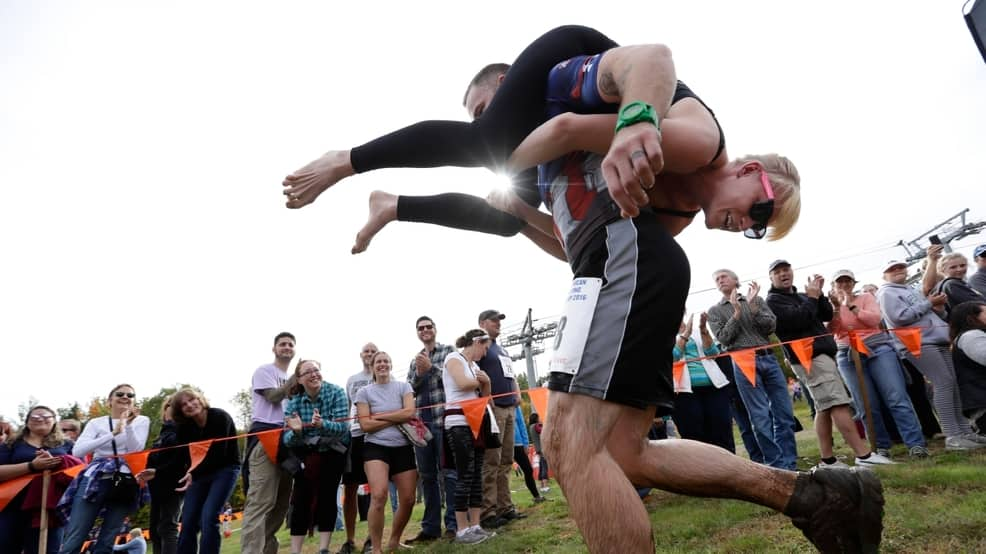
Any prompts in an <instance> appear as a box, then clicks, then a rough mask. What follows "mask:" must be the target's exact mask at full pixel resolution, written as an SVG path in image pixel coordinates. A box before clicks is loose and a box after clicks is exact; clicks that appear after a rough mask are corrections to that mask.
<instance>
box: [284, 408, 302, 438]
mask: <svg viewBox="0 0 986 554" xmlns="http://www.w3.org/2000/svg"><path fill="white" fill-rule="evenodd" d="M284 423H285V424H287V426H288V429H291V430H292V431H294V432H295V433H300V432H301V430H302V428H303V427H304V424H303V423H302V422H301V418H300V417H299V416H298V412H295V413H293V414H291V415H289V416H288V417H286V418H284Z"/></svg>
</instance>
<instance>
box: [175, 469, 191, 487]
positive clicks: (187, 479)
mask: <svg viewBox="0 0 986 554" xmlns="http://www.w3.org/2000/svg"><path fill="white" fill-rule="evenodd" d="M178 484H179V485H181V486H179V487H178V488H177V489H175V492H185V491H187V490H188V487H191V486H192V472H191V471H189V472H188V473H186V474H185V476H184V477H182V478H181V479H179V480H178Z"/></svg>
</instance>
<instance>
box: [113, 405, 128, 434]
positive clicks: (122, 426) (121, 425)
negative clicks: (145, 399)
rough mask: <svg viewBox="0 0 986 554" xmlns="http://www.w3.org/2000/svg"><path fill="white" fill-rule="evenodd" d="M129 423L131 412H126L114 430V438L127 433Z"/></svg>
mask: <svg viewBox="0 0 986 554" xmlns="http://www.w3.org/2000/svg"><path fill="white" fill-rule="evenodd" d="M128 423H130V410H124V412H123V413H122V414H121V415H120V419H119V420H118V421H117V424H116V427H114V429H113V436H114V437H115V436H117V435H119V434H120V433H122V432H123V431H125V430H126V428H127V424H128Z"/></svg>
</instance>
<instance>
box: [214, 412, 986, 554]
mask: <svg viewBox="0 0 986 554" xmlns="http://www.w3.org/2000/svg"><path fill="white" fill-rule="evenodd" d="M795 415H796V416H797V417H798V418H799V419H800V420H801V422H802V423H803V424H804V426H805V428H806V429H805V430H804V431H802V432H800V433H798V436H797V439H798V455H799V462H798V465H799V467H801V468H802V469H807V468H808V467H810V466H812V465H814V464H815V463H817V461H818V444H817V441H816V439H815V434H814V431H813V429H812V427H813V426H812V422H811V420H810V419H809V417H808V413H807V408H806V407H805V405H804V403H801V404H796V405H795ZM736 444H737V447H738V448H739V449H740V450H741V451H742V446H741V445H742V442H741V441H740V440H739V436H738V435H737V437H736ZM929 450H930V451H931V452H932V457H931V458H930V459H928V460H923V461H911V460H909V459H908V458H907V452H906V449H905V448H904V447H902V446H896V447H894V449H893V450H892V455H893V457H894V458H895V459H896V460H897V461H899V462H901V463H900V464H898V465H896V466H892V467H881V468H879V469H878V470H877V472H878V473H879V475H880V477H881V479H882V480H883V485H884V495H885V498H886V502H887V503H886V517H885V520H884V533H883V552H901V553H904V552H908V553H909V552H928V553H939V552H940V553H954V552H986V532H984V531H983V530H984V529H986V471H984V469H986V452H982V451H979V452H975V453H955V452H946V451H944V444H943V441H942V440H941V439H937V440H934V441H932V442H931V444H929ZM984 450H986V449H984ZM836 454H837V455H839V456H847V457H848V458H849V459H848V460H846V461H847V462H850V463H851V451H850V450H849V448H848V447H847V446H846V445H845V443H844V442H843V441H842V439H841V437H837V438H836ZM511 485H512V489H513V491H514V493H513V499H514V503H515V504H517V506H518V508H520V509H521V510H522V511H524V512H525V513H527V514H528V515H529V517H528V518H527V519H524V520H520V521H516V522H514V523H511V524H510V525H509V526H508V527H507V528H506V529H502V530H498V534H497V536H496V537H494V538H493V539H491V540H488V541H486V542H485V543H483V544H480V545H477V546H471V547H467V548H466V549H467V550H468V551H469V552H470V553H476V554H494V553H501V552H528V553H542V552H565V553H569V552H586V551H587V550H586V548H585V545H584V544H583V542H582V538H581V536H580V535H579V532H578V529H577V528H576V527H575V524H574V522H572V520H571V519H569V517H568V506H567V504H566V503H565V499H564V497H563V496H562V495H561V491H560V490H559V489H558V487H557V486H556V485H555V484H554V483H552V490H551V492H550V493H548V495H547V496H548V498H550V499H551V501H550V502H545V503H542V504H538V505H534V504H533V503H532V501H531V496H530V494H529V493H528V492H527V489H526V488H525V487H524V482H523V480H522V479H519V478H514V479H513V480H512V482H511ZM644 505H645V506H646V508H647V511H648V513H649V514H650V518H651V522H652V523H653V528H654V537H655V542H656V544H657V550H658V552H668V553H677V552H682V553H684V552H688V553H691V552H722V553H726V552H728V553H733V552H749V553H754V552H755V553H761V552H776V553H781V552H784V553H791V552H814V549H813V548H812V547H811V545H810V544H809V543H808V541H807V540H806V539H805V538H804V537H803V536H802V535H801V532H800V531H798V530H797V529H795V528H794V527H793V526H792V525H791V524H790V523H789V521H788V519H787V518H786V517H784V516H782V515H780V514H777V513H776V512H773V511H772V510H770V509H767V508H762V507H760V506H756V505H753V504H750V503H746V502H741V501H737V500H717V499H707V498H691V497H687V496H680V495H675V494H671V493H666V492H662V491H655V492H653V493H651V494H650V496H648V497H647V498H645V499H644ZM423 510H424V507H423V506H422V505H421V504H418V505H416V506H415V508H414V513H413V514H412V516H411V522H410V523H409V524H408V528H407V530H406V531H405V533H404V536H405V537H412V536H414V535H415V534H417V532H418V530H419V528H420V527H419V522H420V521H421V515H422V512H423ZM386 512H387V515H388V522H389V517H390V510H389V509H387V510H386ZM366 533H367V531H366V523H365V522H362V523H360V524H359V525H358V527H357V532H356V537H357V540H359V541H362V540H364V539H365V538H366ZM387 533H389V523H388V528H387V529H385V535H384V536H385V537H386V536H387ZM279 536H280V537H282V539H281V546H282V548H281V550H280V552H282V553H287V552H288V551H289V549H288V544H289V543H288V537H287V532H286V531H283V530H282V532H281V534H280V535H279ZM343 540H345V533H344V532H339V533H334V534H333V536H332V551H333V552H335V551H336V550H338V548H339V546H340V545H341V544H342V542H343ZM463 550H464V547H461V546H457V545H453V544H450V543H447V542H444V541H437V542H435V543H432V544H430V545H428V546H421V547H417V548H415V550H414V551H415V552H420V553H451V552H462V551H463ZM238 551H239V534H238V533H235V534H234V535H233V538H232V539H231V540H228V541H226V542H225V543H224V544H223V550H222V552H223V553H224V554H226V553H229V554H232V553H235V552H238ZM304 552H306V553H316V552H317V541H316V539H315V538H310V539H308V540H307V542H306V544H305V550H304Z"/></svg>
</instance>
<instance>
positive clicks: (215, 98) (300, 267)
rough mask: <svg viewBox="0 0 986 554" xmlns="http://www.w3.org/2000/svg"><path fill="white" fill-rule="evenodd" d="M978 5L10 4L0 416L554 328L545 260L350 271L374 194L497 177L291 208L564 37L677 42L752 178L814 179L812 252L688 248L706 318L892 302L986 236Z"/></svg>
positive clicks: (396, 255)
mask: <svg viewBox="0 0 986 554" xmlns="http://www.w3.org/2000/svg"><path fill="white" fill-rule="evenodd" d="M558 6H564V9H562V8H561V7H558ZM961 6H962V2H961V1H953V0H943V1H938V2H908V1H905V2H900V1H894V2H890V1H883V2H830V3H825V4H818V3H811V4H805V3H802V2H756V1H750V2H652V3H648V4H646V7H645V4H641V3H640V2H608V3H605V4H603V5H600V4H599V3H598V2H577V1H576V2H572V1H569V2H564V3H554V2H530V1H525V2H513V1H501V2H495V3H483V4H469V3H462V2H400V3H398V2H393V3H389V2H290V3H285V2H279V3H270V2H264V3H254V2H241V1H237V2H207V1H201V2H166V3H155V4H150V3H147V2H139V1H126V2H110V1H107V2H85V3H83V2H74V3H69V2H64V3H61V2H45V1H30V2H28V1H12V2H3V3H0V183H2V187H3V188H2V191H3V193H2V194H3V200H2V202H0V232H2V237H3V238H2V240H0V255H2V259H3V268H4V269H3V271H2V275H3V276H2V298H3V301H2V307H0V310H2V311H0V313H2V317H0V344H2V345H3V351H4V354H5V358H6V360H7V362H6V365H7V367H6V371H5V376H4V382H5V384H4V386H2V387H0V414H5V415H7V416H8V417H10V416H12V415H16V407H17V405H18V404H20V403H22V402H26V401H27V399H28V397H29V396H34V397H35V398H37V399H38V400H40V401H41V402H43V403H45V404H48V405H50V406H52V407H61V406H65V405H67V404H69V403H71V402H72V401H76V400H77V401H80V402H85V401H87V400H88V399H89V398H91V397H92V396H95V395H100V396H105V395H106V394H107V393H108V392H109V390H110V388H111V387H112V386H113V385H115V384H116V383H119V382H129V383H132V384H133V385H135V387H136V388H137V392H138V395H139V396H149V395H152V394H155V393H156V392H157V391H158V390H159V389H160V388H161V387H164V386H170V385H174V384H176V383H184V382H187V383H193V384H195V385H198V386H200V387H201V388H202V389H203V390H204V391H205V393H206V395H207V396H208V397H209V398H210V399H211V400H212V401H213V403H214V404H215V405H218V406H220V407H227V408H228V407H229V399H230V398H231V397H232V396H233V394H234V393H235V392H236V391H237V390H240V389H242V388H245V387H247V386H248V385H249V382H250V376H251V373H252V371H253V370H254V368H256V367H257V366H258V365H260V364H262V363H266V362H269V361H270V360H271V359H272V354H271V351H270V348H271V346H272V341H273V337H274V335H275V334H276V333H277V332H279V331H281V330H290V331H292V332H293V333H295V334H296V335H297V336H298V351H299V354H301V355H303V356H305V357H315V358H317V359H320V360H321V361H322V362H323V366H324V368H325V369H326V370H327V372H326V378H327V379H329V380H330V381H333V382H335V383H337V384H342V383H344V381H345V379H346V377H347V376H348V375H350V374H352V373H354V372H356V371H358V370H359V368H360V365H359V357H358V354H359V350H360V348H361V346H362V345H363V344H364V343H365V342H367V341H370V340H372V341H374V342H376V343H377V345H378V346H379V347H380V348H381V349H383V350H386V351H388V352H390V353H391V355H392V356H393V358H394V359H395V362H396V363H397V364H398V372H399V373H403V371H404V370H405V368H406V362H407V361H409V360H410V359H411V357H412V356H413V353H414V352H415V351H416V349H417V348H419V346H420V345H419V343H418V342H417V339H416V337H415V332H414V320H415V319H416V318H417V316H419V315H422V314H427V315H429V316H431V317H433V318H434V320H435V321H436V323H437V324H438V329H439V340H440V341H441V342H446V343H451V342H454V340H455V337H456V336H458V335H460V334H462V333H463V332H464V331H466V330H467V329H469V328H471V327H474V326H475V324H476V316H477V314H478V313H479V312H480V311H481V310H484V309H487V308H495V309H499V310H501V311H503V312H504V313H506V314H507V320H506V321H505V327H515V326H519V324H520V323H521V322H522V319H523V316H524V315H525V313H526V311H527V309H528V308H532V309H533V310H534V315H535V317H539V318H551V317H554V316H557V315H558V314H559V313H560V312H561V307H562V302H563V300H564V296H565V293H566V291H567V289H568V284H569V280H570V278H571V273H570V271H569V269H568V267H567V266H566V265H565V264H563V263H561V262H558V261H555V260H554V259H552V258H549V257H547V256H545V255H543V254H542V253H540V251H539V250H537V249H536V248H535V247H533V246H532V245H530V244H528V243H526V242H525V239H523V238H521V237H517V238H512V239H503V238H499V237H487V236H482V235H478V234H473V233H464V232H459V231H451V230H447V229H439V228H429V227H427V226H423V225H415V224H400V225H393V226H391V227H390V228H388V229H386V230H384V231H383V232H382V233H381V234H380V235H379V236H378V237H377V238H376V239H375V240H374V242H373V244H372V245H371V247H370V249H369V251H368V252H367V253H365V254H362V255H359V256H352V255H350V254H349V249H350V246H351V245H352V240H353V237H354V235H355V233H356V231H357V230H358V229H359V227H360V226H361V225H362V223H363V220H364V218H365V215H366V199H367V196H368V193H369V192H370V191H371V190H374V189H383V190H388V191H391V192H403V193H407V194H432V193H438V192H446V191H462V192H471V193H475V194H477V195H485V194H486V193H487V192H488V191H489V189H490V188H491V187H492V186H494V185H495V184H496V183H497V179H495V178H494V176H493V175H492V174H491V173H489V172H487V171H486V170H483V169H420V170H381V171H376V172H372V173H369V174H364V175H359V176H357V177H354V178H352V179H349V180H347V181H344V182H343V183H341V184H340V185H339V186H337V187H334V188H332V189H331V190H329V191H328V192H327V193H325V194H324V195H323V196H322V197H321V198H320V199H319V201H318V202H317V203H316V204H314V205H313V206H309V207H307V208H305V209H303V210H301V211H289V210H287V209H285V208H284V207H283V196H282V194H281V185H280V183H281V180H282V178H283V177H284V175H286V174H288V173H290V172H291V171H293V170H295V169H296V168H298V167H300V166H302V165H304V164H305V163H307V162H308V161H310V160H311V159H313V158H314V157H316V156H318V155H320V154H321V153H323V152H324V151H326V150H329V149H336V148H347V147H351V146H355V145H358V144H360V143H362V142H364V141H366V140H369V139H372V138H374V137H376V136H378V135H380V134H383V133H385V132H388V131H391V130H394V129H396V128H398V127H400V126H403V125H406V124H410V123H413V122H416V121H419V120H423V119H465V117H466V114H465V111H464V110H463V109H462V107H461V100H462V94H463V91H464V88H465V85H466V84H467V82H468V80H469V79H470V78H471V77H472V76H473V74H474V73H475V72H476V71H477V70H478V68H479V67H481V66H482V65H485V64H486V63H489V62H494V61H511V60H512V59H513V58H514V57H515V56H516V55H517V54H518V53H519V52H520V51H521V49H522V48H523V47H524V46H525V45H526V44H527V43H529V42H530V41H531V40H533V39H534V38H536V37H537V36H538V35H539V34H541V33H542V32H544V31H546V30H548V29H550V28H552V27H554V26H557V25H559V24H564V23H581V24H586V25H590V26H593V27H596V28H598V29H599V30H601V31H603V32H604V33H606V34H608V35H609V36H610V37H612V38H613V39H614V40H616V41H617V42H619V43H621V44H632V43H643V42H663V43H666V44H668V45H669V46H670V47H671V49H672V51H673V53H674V59H675V63H676V69H677V73H678V76H679V78H680V79H682V80H683V81H685V82H686V83H688V85H689V86H690V87H691V88H692V89H693V90H695V91H696V92H697V93H698V94H699V95H700V96H701V97H702V99H703V100H705V101H706V103H708V104H709V106H711V107H712V109H713V110H714V111H715V112H716V115H717V116H718V118H719V121H720V122H721V124H722V126H723V128H724V129H725V134H726V138H727V144H728V148H729V151H730V152H731V154H732V155H733V156H737V155H742V154H746V153H757V152H772V151H776V152H780V153H782V154H785V155H787V156H788V157H790V158H791V159H792V160H793V161H794V162H795V163H796V164H797V166H798V169H799V170H800V173H801V177H802V187H803V188H802V191H803V192H802V198H803V209H802V217H801V221H800V223H799V224H798V226H797V227H796V228H795V230H794V232H793V233H792V234H791V235H790V236H789V237H788V238H786V239H784V240H782V241H780V242H777V243H768V242H766V241H750V240H747V239H744V238H742V237H741V236H738V235H729V234H726V233H722V232H718V231H709V230H706V229H704V227H703V226H702V225H701V219H699V220H697V221H696V223H695V224H694V225H693V226H692V227H691V228H689V229H688V230H686V231H685V232H684V233H683V234H682V235H680V238H679V240H680V242H681V243H682V245H683V246H684V248H685V249H686V251H687V252H688V254H689V258H690V260H691V267H692V282H691V287H692V290H693V291H696V293H695V294H693V295H692V296H691V297H690V299H689V309H690V310H693V311H697V310H701V309H705V308H706V307H708V305H710V304H711V303H712V302H713V301H715V300H716V297H717V294H716V293H714V292H713V293H709V292H701V291H704V290H707V289H709V288H710V287H711V285H712V280H711V272H712V271H713V270H715V269H717V268H719V267H731V268H733V269H734V270H736V271H737V272H738V273H739V274H740V276H741V278H743V279H753V278H755V279H759V280H760V282H761V284H763V285H764V286H766V284H767V281H766V266H767V264H768V263H769V262H770V261H771V260H772V259H774V258H778V257H785V258H787V259H789V260H790V261H791V263H792V264H793V265H794V267H795V271H796V275H795V280H796V283H797V284H799V285H800V284H801V283H802V282H803V281H804V278H805V277H806V276H807V274H808V273H809V272H816V271H817V272H819V273H822V274H823V275H825V276H826V277H828V276H830V275H831V274H832V272H833V271H834V270H836V269H839V268H840V267H848V268H851V269H853V270H856V272H857V274H858V275H859V277H860V280H863V281H865V280H871V281H872V280H874V279H878V275H876V269H877V268H878V266H879V265H880V264H881V263H882V262H884V261H886V260H888V259H890V258H899V257H903V256H904V255H905V252H904V251H903V250H902V249H900V248H896V247H894V244H896V243H897V241H898V240H901V239H905V240H909V239H911V238H914V237H916V236H918V235H920V234H922V233H923V232H924V231H926V230H927V229H928V228H930V227H931V226H932V225H934V224H936V223H937V222H938V221H940V220H943V219H945V218H946V217H948V216H951V215H953V214H955V213H957V212H959V211H960V210H963V209H965V208H971V212H970V213H969V219H970V221H980V220H983V219H986V210H984V208H983V207H982V206H984V205H986V202H984V199H986V193H984V190H986V187H984V186H983V185H984V182H983V181H984V177H983V176H984V169H986V167H984V166H986V156H984V154H983V153H984V152H986V132H984V123H986V107H984V106H986V102H984V99H986V64H984V62H983V59H982V58H981V57H980V55H979V53H978V51H977V50H976V48H975V45H974V43H973V41H972V38H971V37H970V34H969V32H968V30H967V28H966V27H965V23H964V21H963V19H962V14H961ZM563 12H565V14H563ZM981 242H986V235H980V236H978V237H972V238H969V239H966V240H964V241H962V242H961V243H958V244H955V245H953V246H956V247H957V248H958V249H959V250H961V251H964V252H966V253H967V254H968V253H969V251H970V250H971V248H972V246H974V245H975V244H978V243H981ZM546 366H547V362H546V360H541V361H540V362H539V367H540V368H541V369H542V370H544V369H546Z"/></svg>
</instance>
